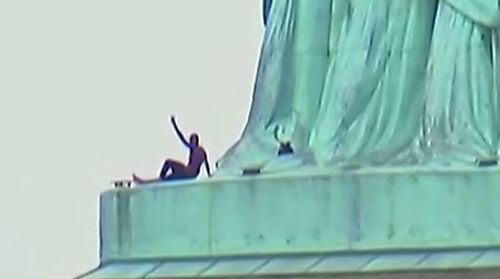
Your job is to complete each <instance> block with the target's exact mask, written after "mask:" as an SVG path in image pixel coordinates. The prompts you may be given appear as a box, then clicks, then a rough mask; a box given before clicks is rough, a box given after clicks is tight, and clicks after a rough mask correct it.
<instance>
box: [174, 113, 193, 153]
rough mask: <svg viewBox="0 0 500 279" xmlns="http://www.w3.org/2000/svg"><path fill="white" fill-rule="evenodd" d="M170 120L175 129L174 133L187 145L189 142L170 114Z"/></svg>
mask: <svg viewBox="0 0 500 279" xmlns="http://www.w3.org/2000/svg"><path fill="white" fill-rule="evenodd" d="M170 122H172V126H174V130H175V133H176V134H177V137H179V139H180V140H181V142H182V143H183V144H184V145H185V146H187V147H189V142H188V141H187V140H186V138H185V137H184V135H183V134H182V132H181V130H180V129H179V127H178V126H177V123H176V122H175V117H174V116H173V115H172V116H170Z"/></svg>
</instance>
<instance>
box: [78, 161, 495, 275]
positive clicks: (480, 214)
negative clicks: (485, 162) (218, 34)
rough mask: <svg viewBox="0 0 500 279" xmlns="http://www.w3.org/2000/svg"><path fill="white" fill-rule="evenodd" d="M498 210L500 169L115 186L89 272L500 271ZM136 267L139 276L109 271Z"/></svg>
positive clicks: (105, 201)
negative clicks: (96, 261)
mask: <svg viewBox="0 0 500 279" xmlns="http://www.w3.org/2000/svg"><path fill="white" fill-rule="evenodd" d="M498 212H500V169H498V168H491V169H490V168H485V169H478V168H470V169H465V168H445V169H444V168H443V169H436V168H373V169H359V170H353V171H335V170H326V169H323V170H317V169H316V170H308V171H307V172H305V171H304V170H302V171H301V172H300V173H299V172H296V173H281V174H274V175H272V174H269V175H259V176H252V177H226V178H213V179H210V180H202V181H192V182H182V183H181V182H179V183H175V184H174V183H172V184H160V185H155V186H145V187H142V188H135V189H113V190H110V191H107V192H105V193H103V194H102V195H101V268H100V269H98V270H97V271H96V272H94V273H91V274H89V275H88V276H84V277H81V278H85V279H87V278H117V277H118V278H171V277H184V276H183V275H182V274H180V273H183V272H187V273H189V274H186V276H187V277H206V276H209V277H218V276H221V277H224V276H230V275H231V272H233V273H234V272H236V273H237V275H238V276H256V277H259V276H268V275H269V276H270V275H273V274H275V275H290V274H301V275H314V274H316V275H317V274H345V273H349V274H358V275H359V276H361V275H362V274H366V273H370V274H371V273H373V274H376V273H380V272H408V274H409V273H411V272H417V271H418V272H420V271H443V270H450V269H453V270H458V269H467V270H476V269H478V270H482V269H485V268H488V269H490V268H497V267H499V266H500V218H499V217H498ZM124 270H125V271H126V272H129V271H130V272H131V273H130V274H139V275H137V276H136V277H125V276H121V275H120V276H121V277H120V276H115V277H112V276H111V277H109V276H108V277H106V276H107V275H106V274H113V272H114V271H117V272H122V271H124ZM127 270H128V271H127ZM176 270H177V271H178V272H180V273H179V274H177V273H176V272H177V271H176ZM478 272H479V271H478ZM481 272H483V271H481ZM484 272H486V271H484ZM488 272H490V271H488ZM99 274H101V275H102V276H101V275H99ZM176 274H177V275H176ZM181 275H182V276H181ZM92 276H94V277H92ZM95 276H101V277H95ZM113 276H114V275H113ZM131 276H132V275H131ZM134 276H135V275H134ZM231 276H232V275H231ZM345 278H347V277H345ZM349 278H350V277H349ZM383 278H386V277H383ZM387 278H389V277H387ZM398 278H400V277H398ZM401 278H402V277H401ZM408 278H413V277H408Z"/></svg>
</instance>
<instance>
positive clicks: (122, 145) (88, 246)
mask: <svg viewBox="0 0 500 279" xmlns="http://www.w3.org/2000/svg"><path fill="white" fill-rule="evenodd" d="M260 8H261V1H260V0H209V1H208V0H161V1H125V0H123V1H106V0H99V1H94V0H86V1H81V0H80V1H32V2H29V3H28V2H25V1H22V0H20V1H17V0H16V1H8V0H6V1H1V2H0V180H1V187H2V194H1V195H0V222H1V226H0V255H1V256H2V259H1V261H0V267H1V268H0V270H1V275H0V277H1V278H16V279H24V278H26V279H34V278H43V279H45V278H47V279H58V278H61V279H64V278H72V277H74V276H76V275H79V274H81V273H83V272H85V271H87V270H89V269H91V268H93V267H95V266H96V265H97V264H98V235H97V232H98V228H97V224H98V219H97V217H98V204H97V202H98V195H99V193H100V192H102V191H104V190H106V189H108V188H109V187H110V186H109V185H108V182H109V181H110V180H111V179H114V178H122V177H128V176H130V174H131V172H133V171H137V173H138V174H140V175H143V176H154V175H156V174H157V172H158V169H159V167H160V164H161V162H162V160H163V159H164V158H165V157H169V156H171V157H176V158H179V159H185V158H186V152H185V150H184V149H183V148H182V146H181V145H180V144H179V143H178V142H177V139H176V137H175V135H174V134H173V132H172V130H171V128H170V126H169V121H168V120H169V115H170V114H175V115H176V116H177V117H178V121H179V125H180V126H181V128H182V129H183V130H185V131H186V133H187V132H190V131H197V132H199V134H200V136H201V141H202V144H203V145H205V146H206V148H207V149H208V151H209V156H210V157H211V161H212V164H213V163H214V162H215V160H216V159H217V158H218V157H219V156H220V155H221V154H222V153H223V152H224V151H225V150H226V149H227V148H228V147H229V146H230V145H231V144H232V143H233V142H234V141H235V140H236V139H237V137H238V136H239V134H240V131H241V130H242V128H243V126H244V123H245V121H246V116H247V113H248V108H249V104H250V98H251V91H252V86H253V82H254V76H255V69H256V63H257V57H258V52H259V48H260V42H261V36H262V31H263V30H262V24H261V14H260V12H261V11H260Z"/></svg>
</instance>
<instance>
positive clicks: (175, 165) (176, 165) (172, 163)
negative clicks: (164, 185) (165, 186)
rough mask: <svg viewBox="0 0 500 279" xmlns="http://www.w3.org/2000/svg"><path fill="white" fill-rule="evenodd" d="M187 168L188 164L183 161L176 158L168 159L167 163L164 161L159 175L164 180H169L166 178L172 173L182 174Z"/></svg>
mask: <svg viewBox="0 0 500 279" xmlns="http://www.w3.org/2000/svg"><path fill="white" fill-rule="evenodd" d="M185 168H186V166H185V165H184V164H183V163H181V162H179V161H176V160H172V159H167V160H165V163H163V166H162V168H161V171H160V175H159V177H160V179H162V180H168V179H166V178H168V177H169V176H171V175H176V176H177V175H179V174H181V173H182V171H183V170H184V169H185ZM169 170H170V171H171V174H170V175H168V176H167V173H168V171H169Z"/></svg>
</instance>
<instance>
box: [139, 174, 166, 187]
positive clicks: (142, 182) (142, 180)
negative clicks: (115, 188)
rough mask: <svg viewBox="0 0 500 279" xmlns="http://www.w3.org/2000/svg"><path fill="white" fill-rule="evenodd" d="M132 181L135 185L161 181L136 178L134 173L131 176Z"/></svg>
mask: <svg viewBox="0 0 500 279" xmlns="http://www.w3.org/2000/svg"><path fill="white" fill-rule="evenodd" d="M132 181H133V182H134V183H136V184H148V183H156V182H161V181H163V180H162V179H160V178H153V179H143V178H140V177H138V176H137V175H136V174H135V173H133V174H132Z"/></svg>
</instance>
